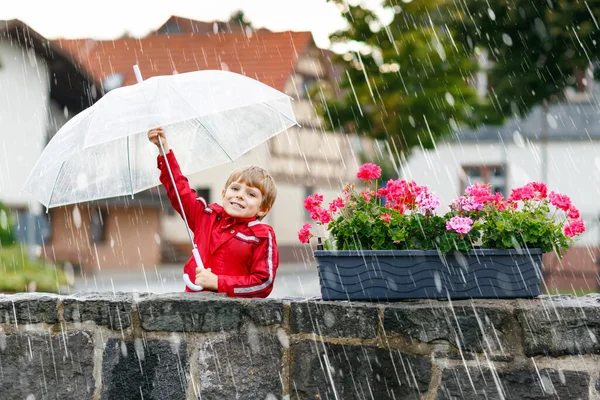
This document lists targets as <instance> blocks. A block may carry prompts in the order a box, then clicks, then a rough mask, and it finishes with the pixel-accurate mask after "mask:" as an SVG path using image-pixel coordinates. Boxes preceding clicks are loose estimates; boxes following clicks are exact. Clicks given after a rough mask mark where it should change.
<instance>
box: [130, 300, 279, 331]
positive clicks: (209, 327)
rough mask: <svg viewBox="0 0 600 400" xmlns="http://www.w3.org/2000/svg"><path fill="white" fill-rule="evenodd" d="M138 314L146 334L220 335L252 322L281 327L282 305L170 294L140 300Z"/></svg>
mask: <svg viewBox="0 0 600 400" xmlns="http://www.w3.org/2000/svg"><path fill="white" fill-rule="evenodd" d="M138 311H139V315H140V322H141V325H142V328H144V329H145V330H147V331H176V332H221V331H231V330H235V329H237V328H238V327H239V326H240V325H241V323H242V322H243V321H246V320H248V319H249V320H251V321H252V322H253V323H255V324H257V325H261V326H269V325H275V324H280V323H281V321H282V320H283V304H282V303H281V302H278V301H273V300H265V299H232V298H228V297H224V296H220V295H216V294H214V293H170V294H165V295H148V296H144V297H141V299H140V300H139V302H138Z"/></svg>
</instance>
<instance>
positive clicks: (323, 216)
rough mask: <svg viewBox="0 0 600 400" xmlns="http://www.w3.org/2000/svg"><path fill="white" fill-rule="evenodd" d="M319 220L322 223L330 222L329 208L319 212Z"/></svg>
mask: <svg viewBox="0 0 600 400" xmlns="http://www.w3.org/2000/svg"><path fill="white" fill-rule="evenodd" d="M319 222H320V223H322V224H328V223H330V222H331V214H330V213H329V211H327V210H322V212H321V213H320V214H319Z"/></svg>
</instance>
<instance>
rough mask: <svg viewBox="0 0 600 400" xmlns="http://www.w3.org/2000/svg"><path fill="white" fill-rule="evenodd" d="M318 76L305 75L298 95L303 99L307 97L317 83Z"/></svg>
mask: <svg viewBox="0 0 600 400" xmlns="http://www.w3.org/2000/svg"><path fill="white" fill-rule="evenodd" d="M317 80H318V79H317V78H316V77H314V76H306V75H303V76H302V79H301V81H300V84H299V86H300V87H299V88H298V96H299V97H300V98H301V99H307V98H308V94H309V92H310V91H311V90H312V88H313V87H314V86H315V85H316V83H317Z"/></svg>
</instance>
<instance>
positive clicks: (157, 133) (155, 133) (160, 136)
mask: <svg viewBox="0 0 600 400" xmlns="http://www.w3.org/2000/svg"><path fill="white" fill-rule="evenodd" d="M148 140H150V141H151V142H152V143H154V144H155V145H156V147H158V149H159V150H160V144H159V142H158V141H159V140H160V141H161V142H162V145H163V148H164V149H165V154H167V153H168V152H169V151H170V149H169V145H168V144H167V138H166V137H165V131H164V129H163V128H153V129H150V130H149V131H148Z"/></svg>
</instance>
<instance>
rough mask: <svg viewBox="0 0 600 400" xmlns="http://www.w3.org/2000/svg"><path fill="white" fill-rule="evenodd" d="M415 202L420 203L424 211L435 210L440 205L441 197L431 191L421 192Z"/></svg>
mask: <svg viewBox="0 0 600 400" xmlns="http://www.w3.org/2000/svg"><path fill="white" fill-rule="evenodd" d="M415 202H416V203H417V204H419V206H420V208H421V210H422V211H423V212H427V211H435V210H436V209H437V208H438V207H439V206H440V198H439V197H438V196H437V195H435V194H433V193H429V192H421V193H420V194H419V195H418V196H417V198H416V199H415Z"/></svg>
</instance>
